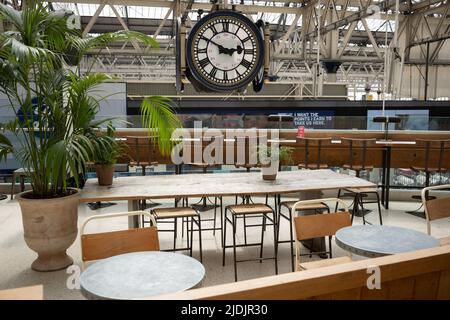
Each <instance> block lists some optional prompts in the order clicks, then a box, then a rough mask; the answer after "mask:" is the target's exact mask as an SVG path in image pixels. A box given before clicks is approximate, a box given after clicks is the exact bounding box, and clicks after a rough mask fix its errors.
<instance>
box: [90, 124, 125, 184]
mask: <svg viewBox="0 0 450 320" xmlns="http://www.w3.org/2000/svg"><path fill="white" fill-rule="evenodd" d="M114 133H115V128H114V127H113V126H112V124H111V123H110V124H109V125H108V129H107V131H106V135H98V136H97V137H96V138H95V139H94V140H95V145H96V146H97V148H96V150H95V152H94V154H93V159H92V160H93V162H94V166H95V172H96V174H97V179H98V184H99V185H101V186H110V185H112V183H113V176H114V165H115V164H116V162H117V159H118V158H119V157H120V156H121V155H122V151H123V145H122V144H121V143H120V142H119V141H117V140H115V138H114Z"/></svg>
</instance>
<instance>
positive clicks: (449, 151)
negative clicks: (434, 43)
mask: <svg viewBox="0 0 450 320" xmlns="http://www.w3.org/2000/svg"><path fill="white" fill-rule="evenodd" d="M189 130H190V133H191V136H192V137H194V133H193V130H192V129H189ZM216 130H217V131H218V132H221V134H223V135H224V137H225V138H226V137H227V136H232V134H231V135H230V134H229V133H230V132H229V130H227V129H216ZM244 130H246V129H244ZM116 134H117V136H118V137H121V138H127V137H139V136H140V137H142V139H135V138H133V139H127V140H125V141H124V142H125V143H126V144H127V152H126V155H125V156H124V157H123V158H122V159H121V162H124V163H126V162H129V161H130V160H131V161H133V160H134V161H136V159H137V153H139V158H140V161H157V162H158V163H161V164H170V163H172V161H171V158H170V155H166V156H163V155H161V154H160V152H159V151H158V148H157V147H156V146H155V144H154V139H150V138H149V139H146V138H145V137H146V136H147V135H148V133H147V131H146V130H144V129H136V130H132V129H124V130H120V129H118V130H117V133H116ZM267 136H268V137H269V138H270V137H271V136H270V131H267ZM305 137H306V138H332V141H331V142H324V143H323V145H322V151H321V162H322V163H326V164H328V165H329V166H336V167H339V166H342V165H344V164H345V163H348V161H349V146H348V144H347V143H346V142H345V141H343V140H341V138H353V139H370V138H375V139H377V140H383V139H384V133H383V132H382V131H360V130H355V131H353V130H306V131H305ZM279 138H280V139H281V140H283V139H284V140H296V141H295V142H293V143H292V142H289V143H282V145H286V146H289V147H292V148H293V155H292V158H293V163H291V165H297V164H298V163H301V162H303V161H304V157H305V149H304V144H303V142H302V141H300V140H298V139H296V130H282V131H281V132H280V137H279ZM389 139H390V140H395V141H417V140H418V139H425V140H449V142H448V143H446V150H445V152H444V155H443V161H442V164H441V165H442V166H443V167H444V168H450V132H446V131H443V132H424V131H396V132H394V133H390V134H389ZM339 140H341V142H340V143H339ZM136 141H138V142H137V143H136ZM227 143H228V145H227ZM207 144H208V142H204V147H205V146H206V145H207ZM137 145H138V149H139V150H138V152H137V150H136V149H137V148H136V146H137ZM224 145H225V147H229V146H230V143H229V142H224ZM316 146H317V143H315V142H314V141H311V142H310V146H309V147H310V149H309V150H310V153H309V160H310V161H311V162H314V161H316V159H317V147H316ZM383 148H384V145H380V144H376V143H369V144H368V146H367V154H366V165H373V166H374V167H382V160H383V156H382V155H383V153H382V150H383ZM361 156H362V153H361V147H359V146H358V145H356V146H355V147H354V149H353V158H354V161H355V162H358V161H361ZM439 156H440V150H439V144H438V143H432V144H431V149H430V154H429V161H430V162H429V164H430V165H431V166H437V162H438V158H439ZM425 158H426V155H425V145H424V144H423V143H421V142H420V141H417V143H416V144H415V145H409V144H408V145H393V146H392V162H391V167H392V168H410V167H412V166H423V165H424V163H425ZM224 161H225V159H224Z"/></svg>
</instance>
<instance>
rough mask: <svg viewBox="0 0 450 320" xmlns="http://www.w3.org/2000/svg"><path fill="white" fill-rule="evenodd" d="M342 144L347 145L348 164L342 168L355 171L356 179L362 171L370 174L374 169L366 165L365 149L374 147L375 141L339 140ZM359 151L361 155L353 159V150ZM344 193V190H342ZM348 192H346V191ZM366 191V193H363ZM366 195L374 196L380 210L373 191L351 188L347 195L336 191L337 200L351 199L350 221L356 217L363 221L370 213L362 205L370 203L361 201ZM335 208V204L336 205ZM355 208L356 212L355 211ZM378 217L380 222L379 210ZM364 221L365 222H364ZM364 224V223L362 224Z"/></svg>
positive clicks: (378, 201)
mask: <svg viewBox="0 0 450 320" xmlns="http://www.w3.org/2000/svg"><path fill="white" fill-rule="evenodd" d="M341 140H342V141H343V142H346V143H347V144H348V162H347V163H345V164H344V165H343V166H342V167H343V168H344V169H347V170H353V171H355V174H356V176H357V177H360V176H361V172H362V171H366V172H370V171H372V170H373V169H374V166H373V165H367V164H366V162H367V148H368V146H371V145H374V144H375V141H376V139H375V138H373V139H351V138H341ZM356 148H357V149H360V150H361V153H360V156H359V157H358V158H356V159H355V149H356ZM344 191H345V190H344ZM347 191H348V190H347ZM364 191H366V192H364ZM368 193H373V194H376V197H377V203H378V207H379V208H380V199H379V196H378V192H376V190H373V189H370V190H369V189H367V188H361V189H358V188H352V191H348V193H342V190H341V189H339V191H338V196H337V197H338V198H353V210H352V219H353V217H354V216H355V215H356V216H358V217H360V216H362V217H363V219H364V215H365V214H367V213H368V212H370V210H368V209H364V208H363V204H364V203H371V202H367V201H365V202H363V199H364V198H366V197H367V196H368ZM336 206H337V204H336ZM359 206H361V207H362V209H361V211H359V210H358V209H359ZM355 207H356V210H355ZM379 216H380V221H381V209H379ZM364 221H365V220H364ZM364 223H365V222H364Z"/></svg>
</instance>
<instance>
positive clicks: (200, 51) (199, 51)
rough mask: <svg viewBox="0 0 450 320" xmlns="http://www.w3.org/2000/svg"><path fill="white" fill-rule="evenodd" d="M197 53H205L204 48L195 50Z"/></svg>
mask: <svg viewBox="0 0 450 320" xmlns="http://www.w3.org/2000/svg"><path fill="white" fill-rule="evenodd" d="M197 52H198V53H206V48H201V49H198V50H197Z"/></svg>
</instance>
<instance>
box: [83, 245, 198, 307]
mask: <svg viewBox="0 0 450 320" xmlns="http://www.w3.org/2000/svg"><path fill="white" fill-rule="evenodd" d="M204 276H205V268H204V267H203V265H202V264H201V263H200V262H199V261H197V260H195V259H194V258H191V257H189V256H185V255H183V254H179V253H172V252H161V251H147V252H134V253H126V254H121V255H117V256H113V257H111V258H107V259H104V260H101V261H98V262H96V263H94V264H92V265H90V266H89V267H88V268H87V269H86V270H85V271H84V272H83V273H82V274H81V277H80V285H81V292H82V293H83V295H84V296H85V297H86V298H88V299H142V298H146V297H150V296H155V295H160V294H165V293H174V292H180V291H184V290H187V289H190V288H193V287H195V286H197V285H198V284H199V283H200V282H201V281H202V280H203V277H204Z"/></svg>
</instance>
